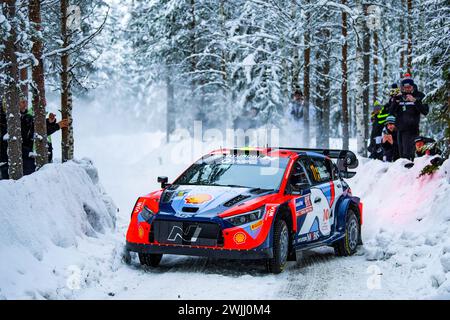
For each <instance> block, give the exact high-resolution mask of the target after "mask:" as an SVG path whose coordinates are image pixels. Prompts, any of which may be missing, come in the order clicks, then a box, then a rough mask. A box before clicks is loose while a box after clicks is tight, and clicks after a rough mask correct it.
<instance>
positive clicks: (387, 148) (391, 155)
mask: <svg viewBox="0 0 450 320" xmlns="http://www.w3.org/2000/svg"><path fill="white" fill-rule="evenodd" d="M382 147H383V161H387V162H394V161H396V160H397V159H398V158H399V157H400V156H399V151H398V143H397V128H396V127H395V117H394V116H389V117H387V119H386V126H385V127H384V129H383V140H382Z"/></svg>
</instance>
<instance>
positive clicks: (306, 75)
mask: <svg viewBox="0 0 450 320" xmlns="http://www.w3.org/2000/svg"><path fill="white" fill-rule="evenodd" d="M308 4H309V1H305V5H308ZM305 16H306V17H305V25H307V26H309V20H310V14H309V12H306V14H305ZM303 41H304V45H305V49H304V51H303V59H304V63H303V95H304V99H305V102H304V112H303V134H304V135H303V143H304V145H305V147H306V148H307V147H309V143H310V128H309V105H310V100H311V92H310V85H311V81H310V80H311V79H310V70H311V66H310V64H311V47H310V42H311V35H310V33H309V30H308V29H307V30H305V33H304V36H303Z"/></svg>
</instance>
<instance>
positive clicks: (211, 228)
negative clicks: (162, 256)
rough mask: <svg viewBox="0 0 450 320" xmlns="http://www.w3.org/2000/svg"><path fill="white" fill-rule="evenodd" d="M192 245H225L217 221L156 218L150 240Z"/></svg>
mask: <svg viewBox="0 0 450 320" xmlns="http://www.w3.org/2000/svg"><path fill="white" fill-rule="evenodd" d="M154 241H157V242H159V243H162V244H176V245H192V246H223V236H222V230H221V228H220V226H219V225H218V224H217V223H212V222H194V221H171V220H155V221H154V222H153V223H152V227H151V231H150V242H154Z"/></svg>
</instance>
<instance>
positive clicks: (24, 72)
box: [20, 68, 28, 102]
mask: <svg viewBox="0 0 450 320" xmlns="http://www.w3.org/2000/svg"><path fill="white" fill-rule="evenodd" d="M20 95H21V96H22V99H25V100H27V102H28V69H27V68H22V69H20Z"/></svg>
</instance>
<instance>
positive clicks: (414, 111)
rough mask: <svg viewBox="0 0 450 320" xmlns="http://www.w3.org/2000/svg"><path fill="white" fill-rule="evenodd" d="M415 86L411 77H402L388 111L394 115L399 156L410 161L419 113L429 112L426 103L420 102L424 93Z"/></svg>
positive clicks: (416, 134) (425, 113)
mask: <svg viewBox="0 0 450 320" xmlns="http://www.w3.org/2000/svg"><path fill="white" fill-rule="evenodd" d="M416 88H417V86H416V85H415V83H414V80H413V79H411V78H409V77H407V78H404V79H403V80H402V81H401V84H400V93H399V94H398V95H396V96H395V97H394V98H393V99H392V100H391V104H390V112H389V113H390V114H392V115H393V116H395V117H396V125H397V131H398V133H397V137H398V147H399V153H400V157H401V158H406V159H409V160H411V161H412V160H414V156H415V144H414V139H415V138H416V137H417V136H418V135H419V124H420V115H422V114H423V115H424V116H426V115H427V114H428V112H429V107H428V105H427V104H423V103H422V99H423V98H424V97H425V95H424V94H423V93H422V92H419V91H418V90H417V89H416Z"/></svg>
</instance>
